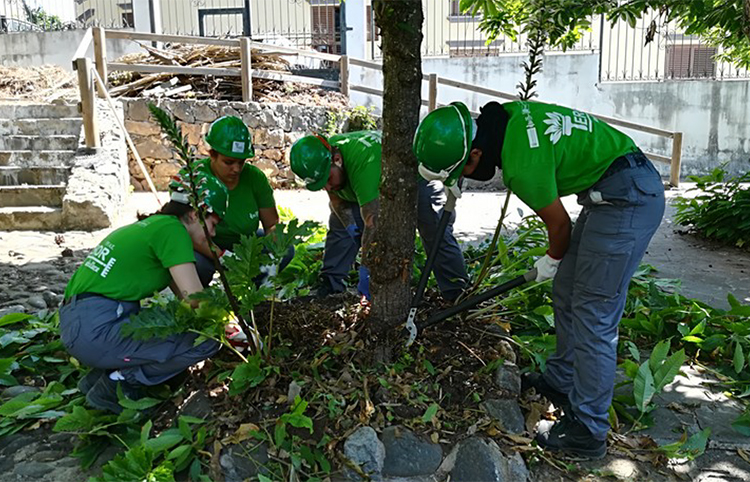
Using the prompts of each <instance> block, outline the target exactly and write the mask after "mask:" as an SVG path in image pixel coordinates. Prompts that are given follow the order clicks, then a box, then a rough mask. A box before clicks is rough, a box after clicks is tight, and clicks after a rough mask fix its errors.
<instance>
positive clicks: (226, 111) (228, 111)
mask: <svg viewBox="0 0 750 482" xmlns="http://www.w3.org/2000/svg"><path fill="white" fill-rule="evenodd" d="M221 115H222V116H225V115H230V116H234V117H240V118H241V117H242V115H241V114H240V113H239V112H237V110H236V109H235V108H234V107H232V106H229V105H224V106H223V107H222V108H221Z"/></svg>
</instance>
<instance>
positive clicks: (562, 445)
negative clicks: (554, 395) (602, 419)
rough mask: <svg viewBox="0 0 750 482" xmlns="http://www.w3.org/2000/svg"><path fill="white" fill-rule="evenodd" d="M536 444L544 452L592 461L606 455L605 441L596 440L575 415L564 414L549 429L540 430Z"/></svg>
mask: <svg viewBox="0 0 750 482" xmlns="http://www.w3.org/2000/svg"><path fill="white" fill-rule="evenodd" d="M536 442H537V443H538V444H539V446H540V447H542V448H543V449H544V450H550V451H552V452H562V453H564V454H568V455H572V456H575V457H583V458H587V459H592V460H600V459H603V458H604V456H605V455H607V441H606V440H597V439H595V438H594V437H593V436H592V435H591V432H590V431H589V429H588V428H587V427H586V426H585V425H584V424H583V422H581V421H580V420H578V418H577V417H576V416H575V415H572V414H566V415H563V417H562V418H561V419H560V420H559V421H557V422H555V424H554V425H552V426H551V427H549V428H546V429H540V431H539V433H537V435H536Z"/></svg>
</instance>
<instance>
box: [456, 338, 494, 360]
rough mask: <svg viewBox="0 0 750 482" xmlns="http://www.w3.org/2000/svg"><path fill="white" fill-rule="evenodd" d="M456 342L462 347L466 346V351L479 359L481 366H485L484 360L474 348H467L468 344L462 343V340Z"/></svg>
mask: <svg viewBox="0 0 750 482" xmlns="http://www.w3.org/2000/svg"><path fill="white" fill-rule="evenodd" d="M458 344H459V345H461V346H462V347H464V348H466V351H468V352H469V354H470V355H471V356H473V357H474V358H476V359H477V360H479V362H480V363H481V364H482V366H487V364H486V363H485V362H484V360H482V358H481V357H480V356H479V355H477V354H476V352H475V351H474V350H472V349H471V348H469V347H468V346H466V344H464V342H462V341H460V340H459V342H458Z"/></svg>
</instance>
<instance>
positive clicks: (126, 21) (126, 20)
mask: <svg viewBox="0 0 750 482" xmlns="http://www.w3.org/2000/svg"><path fill="white" fill-rule="evenodd" d="M122 26H123V28H128V27H134V26H135V19H134V18H133V12H122Z"/></svg>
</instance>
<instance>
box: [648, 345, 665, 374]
mask: <svg viewBox="0 0 750 482" xmlns="http://www.w3.org/2000/svg"><path fill="white" fill-rule="evenodd" d="M669 347H670V342H669V340H662V341H660V342H659V343H657V344H656V346H655V347H654V349H653V350H652V351H651V356H650V357H649V360H648V367H649V368H650V369H651V373H656V370H657V369H658V368H659V367H660V366H661V364H662V363H663V362H664V360H665V359H666V358H667V354H668V353H669Z"/></svg>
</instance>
